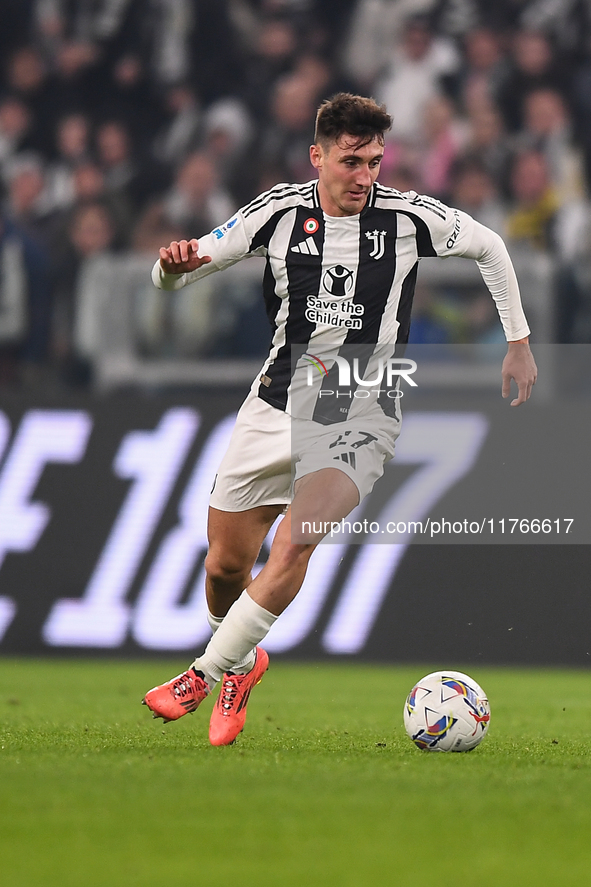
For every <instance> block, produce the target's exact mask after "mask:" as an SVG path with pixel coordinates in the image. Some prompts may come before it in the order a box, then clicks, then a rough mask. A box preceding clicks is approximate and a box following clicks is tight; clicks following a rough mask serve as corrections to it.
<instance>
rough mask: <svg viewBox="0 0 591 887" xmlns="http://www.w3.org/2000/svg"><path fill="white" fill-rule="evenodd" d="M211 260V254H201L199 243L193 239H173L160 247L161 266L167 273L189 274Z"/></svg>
mask: <svg viewBox="0 0 591 887" xmlns="http://www.w3.org/2000/svg"><path fill="white" fill-rule="evenodd" d="M209 262H211V256H200V255H199V243H198V241H197V240H195V238H193V240H173V241H172V243H171V244H170V245H169V246H162V247H160V267H161V268H162V270H163V271H164V273H165V274H187V273H189V272H190V271H196V270H197V268H201V266H202V265H207V264H208V263H209Z"/></svg>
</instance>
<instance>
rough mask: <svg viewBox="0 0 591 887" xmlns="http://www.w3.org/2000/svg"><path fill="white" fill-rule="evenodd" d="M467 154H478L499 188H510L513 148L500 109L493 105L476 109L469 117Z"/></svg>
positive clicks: (504, 189)
mask: <svg viewBox="0 0 591 887" xmlns="http://www.w3.org/2000/svg"><path fill="white" fill-rule="evenodd" d="M468 123H469V134H468V141H467V143H466V146H465V153H466V155H467V156H476V157H478V158H479V159H480V161H481V162H482V163H483V164H484V165H485V167H486V169H487V170H488V172H489V173H490V175H491V176H492V178H493V180H494V182H495V184H496V186H497V188H499V189H500V190H501V191H502V193H503V194H506V193H507V190H508V175H509V163H510V158H511V149H510V147H509V141H508V139H507V135H506V132H505V128H504V125H503V119H502V117H501V114H500V113H499V111H498V110H497V109H496V108H495V107H492V106H489V107H485V108H480V109H479V110H478V111H474V112H473V113H472V114H471V115H470V118H469V121H468Z"/></svg>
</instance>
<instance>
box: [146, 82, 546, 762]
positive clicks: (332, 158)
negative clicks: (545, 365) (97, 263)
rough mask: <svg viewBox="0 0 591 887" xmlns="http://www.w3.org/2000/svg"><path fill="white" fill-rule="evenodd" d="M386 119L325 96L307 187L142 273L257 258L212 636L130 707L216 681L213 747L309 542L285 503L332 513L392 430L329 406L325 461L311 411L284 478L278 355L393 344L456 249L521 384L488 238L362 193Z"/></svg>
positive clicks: (395, 421) (387, 413) (166, 276)
mask: <svg viewBox="0 0 591 887" xmlns="http://www.w3.org/2000/svg"><path fill="white" fill-rule="evenodd" d="M391 122H392V121H391V118H390V116H389V115H388V114H387V112H386V110H385V109H384V108H383V107H381V106H380V105H378V104H376V103H375V102H374V101H373V100H372V99H369V98H364V97H361V96H355V95H349V94H345V93H340V94H338V95H336V96H334V97H333V98H332V99H331V100H329V101H325V102H324V103H323V104H322V105H321V107H320V109H319V111H318V114H317V119H316V132H315V137H314V144H313V145H312V146H311V148H310V160H311V163H312V166H313V167H314V168H315V169H316V171H317V173H318V179H317V180H314V181H311V182H308V183H307V184H304V185H290V184H282V185H277V186H275V187H274V188H271V190H270V191H267V192H266V193H264V194H261V195H260V196H259V197H257V198H256V199H255V200H253V201H252V202H251V203H250V204H248V206H245V207H244V208H242V209H241V210H239V211H238V213H236V215H235V216H234V217H232V218H231V219H230V220H229V221H228V222H226V224H225V225H222V226H221V227H220V228H216V229H215V230H214V231H212V232H211V233H210V234H207V235H206V236H205V237H203V238H202V239H201V240H200V242H199V243H198V241H197V240H189V241H186V240H181V241H180V242H176V241H175V242H173V243H171V244H170V246H168V247H163V248H162V249H160V257H159V260H158V261H157V262H156V264H155V266H154V269H153V272H152V279H153V281H154V283H155V285H156V286H157V287H160V288H162V289H165V290H175V289H179V288H180V287H182V286H185V285H186V284H188V283H190V282H192V281H194V280H198V279H200V278H202V277H204V276H205V275H207V274H211V273H212V272H214V271H219V270H222V269H223V268H226V267H228V266H229V265H231V264H233V263H235V262H238V261H240V260H241V259H243V258H245V257H246V256H251V255H263V256H265V257H266V260H267V264H266V270H265V275H264V281H263V293H264V298H265V303H266V307H267V313H268V316H269V320H270V322H271V324H272V327H273V338H272V344H271V350H270V353H269V356H268V358H267V360H266V361H265V363H264V365H263V368H262V371H261V373H260V375H259V376H258V377H257V379H256V380H255V382H254V383H253V385H252V388H251V390H250V393H249V395H248V396H247V398H246V400H245V402H244V404H243V405H242V407H241V409H240V412H239V413H238V417H237V421H236V426H235V429H234V432H233V435H232V438H231V441H230V444H229V448H228V451H227V452H226V454H225V456H224V457H223V459H222V462H221V465H220V468H219V471H218V474H217V476H216V481H215V484H214V489H213V492H212V495H211V502H210V509H209V518H208V538H209V551H208V554H207V558H206V561H205V568H206V577H207V578H206V589H205V591H206V596H207V605H208V611H209V624H210V626H211V629H212V631H213V636H212V638H211V640H210V642H209V644H208V645H207V647H206V649H205V651H204V652H203V654H202V655H201V656H199V657H198V658H197V659H195V661H194V662H193V663H192V665H191V666H190V667H189V668H188V669H187V671H186V672H184V673H183V674H181V675H178V676H177V677H175V678H172V680H170V681H168V682H166V683H165V684H162V685H161V686H158V687H154V689H152V690H150V691H149V692H148V693H147V694H146V696H145V698H144V700H143V701H144V703H145V704H146V705H147V706H148V707H149V708H150V709H151V710H152V712H153V714H154V717H162V718H163V719H164V721H170V720H176V719H177V718H179V717H181V716H182V715H184V714H186V713H187V712H191V711H194V710H195V709H196V708H197V707H198V706H199V705H200V703H201V702H202V701H203V700H204V699H205V697H206V696H207V695H208V694H209V693H210V692H211V691H212V690H213V689H214V687H215V686H216V684H217V683H218V682H220V681H221V691H220V694H219V698H218V700H217V702H216V704H215V706H214V709H213V712H212V716H211V721H210V729H209V738H210V742H211V743H212V744H213V745H228V744H230V743H231V742H233V741H234V740H235V738H236V736H237V735H238V734H239V733H240V731H241V730H242V729H243V727H244V722H245V717H246V705H247V702H248V699H249V695H250V692H251V690H252V688H253V687H254V686H255V685H256V684H257V683H258V682H260V680H261V678H262V676H263V674H264V673H265V671H266V669H267V667H268V662H269V657H268V656H267V653H266V652H265V650H264V649H263V648H262V647H261V646H260V643H261V642H262V641H263V639H264V637H265V636H266V634H267V633H268V631H269V630H270V628H271V626H272V625H273V623H274V622H275V620H276V619H277V617H278V616H280V614H281V613H282V612H283V610H285V608H286V607H287V606H288V605H289V603H290V602H291V601H292V600H293V598H294V597H295V596H296V594H297V593H298V591H299V589H300V587H301V585H302V582H303V580H304V576H305V573H306V568H307V564H308V560H309V558H310V556H311V555H312V552H313V550H314V548H315V546H316V544H318V542H320V540H321V538H322V535H323V534H322V533H313V532H311V533H308V535H307V536H306V537H305V538H303V539H298V536H297V535H295V536H294V534H293V533H292V519H293V514H294V509H299V510H298V514H305V515H306V516H307V517H308V518H309V520H310V521H311V522H313V521H314V519H315V518H316V519H318V517H320V518H321V519H322V520H323V521H340V520H341V519H342V518H344V517H346V516H347V515H348V514H349V513H350V511H351V510H352V509H353V508H354V507H355V506H356V505H358V503H359V502H360V501H361V500H362V499H363V498H364V497H365V496H366V495H367V494H368V493H369V492H370V491H371V489H372V487H373V484H374V483H375V481H376V480H377V479H378V478H379V477H380V476H381V474H382V473H383V466H384V464H385V462H386V461H388V460H389V459H390V458H391V457H392V455H393V452H394V441H395V439H396V436H397V433H398V430H399V416H396V415H394V414H393V411H392V410H391V409H388V408H387V407H388V405H387V404H383V403H381V402H375V403H374V404H373V406H372V410H373V412H371V414H366V415H365V416H363V415H362V416H361V417H357V418H356V417H355V415H354V412H355V410H354V406H351V408H350V410H349V411H347V409H346V408H345V413H347V416H346V427H347V429H348V432H347V434H348V436H346V440H347V441H349V442H351V452H352V453H353V454H354V456H355V458H347V459H342V458H339V459H338V460H335V450H334V447H335V442H336V441H337V440H339V441H340V440H341V437H339V435H338V434H335V428H334V425H332V426H331V425H330V424H327V423H326V421H324V420H323V418H322V415H320V414H318V415H317V412H318V411H317V407H315V406H314V405H313V406H312V412H311V413H310V414H309V415H308V416H307V417H305V418H303V419H300V418H298V419H297V420H296V421H298V422H300V423H301V422H304V425H305V427H306V428H311V429H312V433H307V434H304V437H303V440H307V441H308V442H309V446H307V445H303V446H300V451H299V452H297V453H295V454H294V462H295V478H294V480H293V485H292V452H291V433H290V432H291V422H293V421H294V419H293V418H292V416H294V415H295V414H296V413H297V411H296V410H294V403H295V395H294V391H293V387H294V385H293V382H294V369H293V364H292V347H294V346H299V350H298V351H297V353H299V354H300V355H307V354H312V355H313V354H314V353H315V352H316V354H318V352H319V351H321V350H322V348H326V347H329V348H330V347H332V348H333V349H334V348H336V349H337V351H338V348H339V347H342V346H346V345H351V346H354V345H359V346H365V347H366V348H367V347H368V346H370V347H371V346H375V347H378V346H379V345H380V346H381V345H382V344H383V343H386V344H388V345H394V344H397V343H404V342H405V341H406V340H407V338H408V332H409V326H410V312H411V305H412V296H413V291H414V285H415V280H416V274H417V268H418V261H419V259H420V258H421V257H422V256H442V257H444V256H465V257H467V258H471V259H474V260H476V262H477V263H478V267H479V269H480V271H481V273H482V276H483V279H484V281H485V283H486V285H487V287H488V289H489V290H490V292H491V294H492V297H493V298H494V300H495V303H496V306H497V309H498V312H499V316H500V319H501V322H502V325H503V328H504V331H505V335H506V338H507V340H508V350H507V354H506V356H505V358H504V361H503V366H502V371H501V374H502V393H503V396H505V397H507V396H509V394H510V388H511V380H514V381H515V382H516V384H517V388H518V394H517V397H516V398H514V399H513V401H512V406H518V405H519V404H522V403H523V402H524V401H526V400H527V399H528V398H529V396H530V393H531V389H532V385H533V384H534V382H535V379H536V373H537V370H536V366H535V363H534V359H533V356H532V354H531V351H530V349H529V344H528V341H529V340H528V334H529V328H528V325H527V322H526V319H525V316H524V313H523V310H522V307H521V301H520V297H519V289H518V285H517V280H516V277H515V272H514V270H513V267H512V264H511V261H510V259H509V256H508V253H507V250H506V248H505V245H504V243H503V241H502V239H501V238H500V237H499V236H498V235H497V234H495V233H493V232H492V231H490V230H489V229H487V228H485V227H484V226H483V225H481V224H479V223H478V222H476V221H475V220H474V219H472V218H471V217H470V216H468V215H466V214H465V213H463V212H460V211H458V210H455V209H451V208H449V207H446V206H444V205H442V204H441V203H439V202H438V201H437V200H434V199H432V198H430V197H425V196H419V195H417V194H415V193H414V192H412V191H411V192H408V193H400V192H398V191H396V190H394V189H392V188H386V187H383V186H381V185H379V184H378V182H377V177H378V173H379V169H380V161H381V159H382V155H383V147H384V133H385V132H386V131H387V130H388V129H389V128H390V126H391ZM368 415H369V416H370V418H371V423H370V426H369V430H368V425H367V421H368ZM306 423H308V424H306ZM342 427H343V426H340V427H339V428H337V431H340V430H342ZM342 439H343V440H344V439H345V437H343V438H342ZM290 503H291V504H290ZM282 512H285V516H284V518H283V520H282V521H281V522H280V524H279V526H278V529H277V532H276V534H275V537H274V540H273V544H272V546H271V550H270V554H269V558H268V560H267V563H266V564H265V566H264V567H263V569H262V570H261V571H260V573H259V574H258V575H257V576H256V578H255V579H252V576H251V570H252V568H253V566H254V563H255V561H256V559H257V557H258V554H259V551H260V549H261V546H262V543H263V541H264V539H265V537H266V535H267V533H268V531H269V529H270V527H271V526H272V524H273V523H274V522H275V520H276V518H277V517H278V516H279V515H280V514H281V513H282Z"/></svg>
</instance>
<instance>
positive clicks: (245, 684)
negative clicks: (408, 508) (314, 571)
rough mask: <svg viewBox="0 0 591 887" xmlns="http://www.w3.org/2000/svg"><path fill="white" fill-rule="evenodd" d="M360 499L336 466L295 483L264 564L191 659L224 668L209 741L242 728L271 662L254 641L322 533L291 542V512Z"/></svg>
mask: <svg viewBox="0 0 591 887" xmlns="http://www.w3.org/2000/svg"><path fill="white" fill-rule="evenodd" d="M358 501H359V493H358V490H357V487H356V486H355V484H354V483H353V481H352V480H350V478H349V477H347V476H346V475H345V474H344V473H343V472H342V471H339V470H338V469H334V468H328V469H323V470H321V471H318V472H314V473H313V474H310V475H307V476H306V477H304V478H302V479H301V480H300V481H299V482H298V484H297V486H296V495H295V497H294V503H293V505H292V506H291V508H290V509H289V511H288V513H287V515H286V516H285V518H284V519H283V521H282V522H281V523H280V524H279V527H278V528H277V533H276V534H275V538H274V540H273V544H272V546H271V552H270V554H269V559H268V560H267V563H266V564H265V566H264V567H263V569H262V570H261V572H260V573H259V574H258V576H257V577H256V578H255V579H254V580H253V581H252V582H251V583H250V585H249V586H248V589H247V590H246V591H244V592H243V593H242V595H241V596H240V598H239V599H238V600H237V601H236V603H235V604H234V605H233V606H232V608H231V610H230V611H229V613H228V616H227V618H226V619H225V620H224V621H223V622H222V624H221V626H220V628H219V630H218V633H217V635H214V638H212V640H211V641H210V643H209V644H208V646H207V649H206V651H205V653H204V654H203V656H201V657H200V658H199V659H198V660H196V661H195V663H194V667H195V668H197V669H199V670H200V671H201V672H202V673H203V674H204V675H205V676H206V678H207V679H208V680H211V679H212V678H213V679H214V680H215V679H217V678H218V676H219V675H220V673H221V671H222V670H223V672H224V674H223V677H222V689H221V691H220V695H219V697H218V700H217V703H216V705H215V707H214V709H213V712H212V715H211V720H210V725H209V740H210V742H211V743H212V745H229V744H230V743H232V742H233V741H234V740H235V739H236V737H237V736H238V734H239V733H240V732H241V730H242V729H243V727H244V722H245V719H246V705H247V702H248V699H249V696H250V693H251V691H252V689H253V687H254V686H255V685H256V684H257V683H259V682H260V680H261V678H262V676H263V674H264V673H265V671H266V669H267V666H268V662H269V658H268V656H267V653H266V652H265V650H263V649H262V648H261V647H259V646H256V645H257V644H258V642H259V641H260V640H262V639H263V638H264V637H265V635H266V634H267V632H268V631H269V629H270V628H271V626H272V625H273V623H274V622H275V619H276V618H277V616H278V615H279V614H280V613H282V612H283V610H284V609H285V608H286V607H287V606H288V604H290V603H291V601H292V600H293V598H294V597H295V596H296V594H297V593H298V591H299V590H300V588H301V585H302V583H303V581H304V577H305V575H306V569H307V566H308V561H309V559H310V556H311V554H312V552H313V551H314V549H315V547H316V545H317V544H318V542H320V540H321V538H322V535H324V534H320V533H319V534H317V535H316V537H312V538H311V539H310V541H309V542H308V543H298V542H294V541H293V539H292V520H293V515H294V511H295V513H296V514H298V515H305V516H306V519H307V520H310V521H314V520H315V521H316V523H318V520H319V519H321V518H322V519H326V520H340V518H341V517H344V516H345V515H346V514H349V512H350V511H351V510H352V509H353V508H354V507H355V506H356V505H357V503H358ZM220 639H221V643H218V641H219V640H220ZM251 645H255V654H256V655H255V661H254V664H253V665H252V667H251V668H250V669H249V670H245V669H244V667H242V668H240V667H239V666H238V665H237V664H232V658H233V659H234V662H236V661H238V663H240V664H241V663H242V662H243V660H242V659H240V658H238V657H241V656H242V654H243V652H244V651H245V650H246V651H247V653H246V655H248V653H249V652H250V650H252V646H251ZM237 672H238V673H237ZM240 672H242V673H240Z"/></svg>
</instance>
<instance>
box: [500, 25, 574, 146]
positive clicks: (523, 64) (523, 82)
mask: <svg viewBox="0 0 591 887" xmlns="http://www.w3.org/2000/svg"><path fill="white" fill-rule="evenodd" d="M511 62H512V64H511V70H510V73H509V74H508V76H507V78H506V79H505V82H504V83H503V85H502V86H501V88H500V89H499V91H498V93H497V102H498V105H499V107H500V109H501V113H502V114H503V118H504V121H505V124H506V126H507V128H508V130H509V131H510V132H517V131H518V130H520V129H521V128H522V127H523V126H524V123H525V100H526V98H527V96H528V95H529V93H530V92H533V91H534V90H536V89H554V90H557V91H558V92H560V93H562V94H566V92H567V89H568V87H567V79H566V73H565V71H564V69H563V68H561V67H560V66H559V65H558V63H557V62H556V60H555V57H554V52H553V50H552V46H551V44H550V41H549V40H548V39H547V38H546V37H545V36H544V35H543V34H541V33H535V32H530V31H519V32H517V34H516V35H515V36H514V38H513V41H512V55H511Z"/></svg>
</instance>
